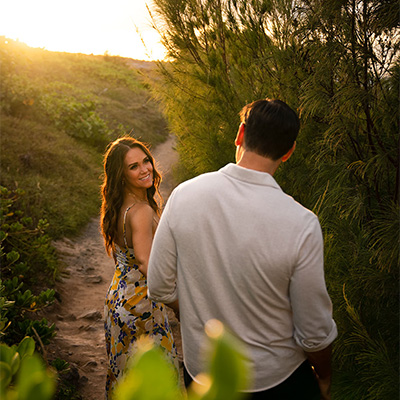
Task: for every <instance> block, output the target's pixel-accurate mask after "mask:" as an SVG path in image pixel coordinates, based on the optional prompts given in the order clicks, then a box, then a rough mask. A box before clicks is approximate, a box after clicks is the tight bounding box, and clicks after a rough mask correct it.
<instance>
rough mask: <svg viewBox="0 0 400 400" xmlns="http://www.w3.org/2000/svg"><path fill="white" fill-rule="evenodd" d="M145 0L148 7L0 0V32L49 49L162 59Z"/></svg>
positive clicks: (99, 1) (77, 0) (82, 0)
mask: <svg viewBox="0 0 400 400" xmlns="http://www.w3.org/2000/svg"><path fill="white" fill-rule="evenodd" d="M146 3H147V4H149V6H150V7H151V0H63V1H60V0H0V4H1V8H0V9H1V13H0V36H6V37H8V38H10V39H14V40H17V39H19V40H20V41H21V42H23V43H26V44H27V45H28V46H31V47H42V48H45V49H47V50H51V51H65V52H68V53H84V54H92V53H93V54H96V55H99V54H100V55H101V54H104V53H105V52H106V51H107V52H108V53H109V54H110V55H119V56H122V57H129V58H134V59H138V60H156V59H163V58H164V55H165V51H164V48H163V46H162V45H161V44H160V43H159V36H158V34H157V32H156V31H155V30H154V29H153V28H151V26H150V17H149V14H148V11H147V9H146ZM137 30H138V31H139V33H140V34H139V33H138V32H137ZM140 37H142V38H143V40H144V42H145V44H146V47H147V49H146V48H145V46H144V45H143V43H142V41H141V38H140Z"/></svg>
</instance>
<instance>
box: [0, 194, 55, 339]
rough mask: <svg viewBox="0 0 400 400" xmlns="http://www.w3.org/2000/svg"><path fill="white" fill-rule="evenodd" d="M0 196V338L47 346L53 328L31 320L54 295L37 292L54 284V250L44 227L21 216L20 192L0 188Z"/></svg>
mask: <svg viewBox="0 0 400 400" xmlns="http://www.w3.org/2000/svg"><path fill="white" fill-rule="evenodd" d="M0 194H1V197H0V227H1V228H0V258H1V266H0V271H1V277H2V279H1V280H0V337H1V338H2V340H3V341H4V342H5V343H8V344H13V343H15V342H17V341H19V340H22V339H23V337H24V336H27V335H29V336H34V337H36V338H37V339H38V340H40V341H41V342H42V343H43V344H47V343H48V341H49V339H50V338H51V337H53V336H54V334H55V326H54V324H53V325H49V324H48V322H47V320H46V319H42V320H40V321H38V320H35V315H36V314H35V313H36V312H37V311H38V310H41V309H43V308H44V307H46V306H48V305H49V304H51V303H52V302H53V301H54V295H55V292H54V290H53V289H46V290H42V289H41V287H42V286H43V285H44V284H52V283H53V282H54V279H55V275H56V271H57V258H56V254H55V250H54V248H53V247H52V246H51V244H50V238H49V237H48V236H47V235H46V234H45V229H46V228H47V223H46V221H43V220H40V221H39V223H38V224H37V225H36V226H34V225H33V222H32V218H29V217H25V216H24V212H23V211H22V210H21V209H20V208H19V200H20V198H21V197H22V196H23V195H24V192H23V191H22V190H20V189H17V190H15V191H10V190H8V189H7V188H5V187H0ZM38 287H40V289H35V291H37V292H38V293H37V294H35V293H33V292H32V290H34V288H38Z"/></svg>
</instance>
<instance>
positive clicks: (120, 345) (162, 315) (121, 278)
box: [104, 206, 178, 399]
mask: <svg viewBox="0 0 400 400" xmlns="http://www.w3.org/2000/svg"><path fill="white" fill-rule="evenodd" d="M131 207H132V206H130V207H128V208H127V210H126V211H125V214H124V241H125V249H121V248H119V247H118V246H116V251H115V257H116V266H115V273H114V277H113V279H112V281H111V285H110V287H109V289H108V293H107V297H106V302H105V307H104V316H105V323H104V326H105V336H106V349H107V355H108V370H107V381H106V399H110V398H111V395H112V390H113V389H114V386H115V384H116V382H117V381H118V380H119V379H120V378H121V376H123V373H124V369H125V367H126V366H127V361H128V359H129V357H130V356H131V355H132V354H134V352H135V348H136V344H137V339H138V338H139V337H141V336H143V335H147V336H150V337H151V338H152V339H153V340H154V343H155V344H156V345H159V346H161V348H162V349H163V350H164V352H165V353H166V356H167V357H168V359H169V360H170V361H171V362H172V363H173V365H174V366H175V368H176V370H177V371H178V356H177V350H176V346H175V342H174V339H173V336H172V332H171V329H170V326H169V323H168V317H167V312H166V308H165V306H164V304H162V303H155V302H154V301H152V300H150V299H149V298H148V297H147V282H146V278H145V276H144V275H143V274H142V273H141V272H140V271H139V269H138V265H137V264H135V255H134V252H133V249H130V248H128V245H127V242H126V236H125V232H126V230H125V221H126V214H127V212H128V211H129V209H130V208H131Z"/></svg>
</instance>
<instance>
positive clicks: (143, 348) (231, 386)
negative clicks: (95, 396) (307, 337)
mask: <svg viewBox="0 0 400 400" xmlns="http://www.w3.org/2000/svg"><path fill="white" fill-rule="evenodd" d="M206 333H207V335H208V337H209V340H210V346H209V352H208V360H209V370H208V372H206V373H203V374H201V376H200V375H199V376H198V377H197V379H198V380H199V381H200V382H202V384H201V385H200V384H198V383H196V382H193V383H192V385H191V387H190V389H189V392H188V395H187V396H186V395H185V394H184V392H183V391H182V389H181V388H180V387H179V383H178V382H179V377H178V376H177V373H176V371H175V370H174V368H173V367H172V366H171V364H170V363H169V362H168V361H167V360H166V358H165V355H164V353H163V352H162V350H161V349H160V348H158V347H155V346H154V345H153V342H152V341H151V339H150V338H149V337H146V338H143V339H142V340H141V341H140V343H139V345H138V351H137V352H136V353H135V355H134V356H133V358H132V361H131V365H130V367H129V369H128V371H127V373H126V376H125V378H124V379H123V380H122V381H121V382H120V383H119V384H118V386H117V388H116V391H115V395H114V398H115V399H117V400H129V399H142V400H152V399H154V400H156V399H160V398H162V399H164V400H168V399H171V400H183V399H184V398H187V399H188V400H218V399H231V400H239V399H241V398H245V394H244V393H243V392H242V393H241V392H239V391H238V390H240V389H243V388H244V387H245V386H246V382H248V377H249V376H248V371H247V370H246V368H245V364H244V358H243V354H242V351H241V347H240V346H239V345H238V342H237V341H236V340H235V339H234V338H233V336H231V335H230V334H229V332H227V331H226V330H225V328H224V327H223V325H222V324H221V322H219V321H217V320H212V321H209V323H208V324H207V326H206ZM34 349H35V342H34V340H33V339H32V338H30V337H25V338H24V339H23V340H22V341H21V343H20V344H19V345H18V346H17V345H14V346H12V347H9V346H7V345H5V344H0V359H1V361H0V394H1V396H2V397H1V398H4V399H5V400H13V399H18V400H25V399H29V400H35V399H38V400H39V399H40V400H50V399H52V398H53V395H54V393H55V386H56V385H55V384H56V376H55V373H54V372H52V371H51V370H50V369H46V368H45V366H44V365H43V363H42V361H41V360H40V358H39V357H38V356H37V355H36V354H35V353H34ZM52 367H53V368H55V369H56V371H57V373H58V377H59V379H60V375H62V374H63V373H65V372H67V371H68V368H69V365H68V363H66V362H65V361H63V360H60V359H56V360H55V361H54V362H53V363H52ZM62 389H63V390H64V391H63V392H62V393H61V394H60V387H59V388H58V393H57V398H59V399H61V398H68V399H72V398H74V397H71V396H73V395H74V394H73V393H72V392H66V391H65V390H66V389H65V387H64V388H62ZM60 395H61V397H60ZM68 395H70V397H65V396H68ZM62 396H64V397H62Z"/></svg>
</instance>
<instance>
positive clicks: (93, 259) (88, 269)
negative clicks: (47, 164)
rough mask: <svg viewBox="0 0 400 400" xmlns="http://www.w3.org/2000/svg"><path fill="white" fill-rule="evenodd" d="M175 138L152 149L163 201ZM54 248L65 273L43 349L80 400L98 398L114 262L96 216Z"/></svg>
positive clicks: (176, 325)
mask: <svg viewBox="0 0 400 400" xmlns="http://www.w3.org/2000/svg"><path fill="white" fill-rule="evenodd" d="M174 139H175V138H174V137H169V138H168V140H167V141H166V142H164V143H162V144H161V145H159V146H157V147H156V148H155V149H154V150H153V151H152V153H153V155H154V158H155V160H156V162H157V166H158V168H159V169H160V171H161V172H162V176H163V181H162V183H161V194H162V195H163V198H164V201H165V200H166V199H167V198H168V196H169V194H170V193H171V191H172V189H173V188H174V186H175V184H174V181H173V178H172V173H171V172H172V167H173V165H174V164H175V163H176V162H177V159H178V156H177V153H176V151H175V150H174V144H175V140H174ZM54 245H55V247H56V249H57V252H58V254H59V256H60V258H61V260H62V261H63V263H64V264H65V273H64V274H63V278H62V279H61V281H60V282H58V284H57V287H56V289H57V292H58V293H59V295H60V299H61V302H57V303H56V304H54V305H53V306H52V307H51V309H49V310H48V311H47V313H46V318H47V319H48V320H49V321H51V322H54V323H55V324H56V326H57V336H56V337H55V338H54V340H53V341H52V343H51V344H50V345H49V346H48V349H47V351H48V356H49V358H50V359H54V358H56V357H59V358H61V359H64V360H66V361H68V362H69V363H70V365H71V367H72V374H71V379H72V380H74V381H76V380H78V382H79V386H78V387H79V391H80V393H81V395H82V398H83V399H84V400H100V399H103V398H104V388H105V377H106V368H107V367H106V365H107V362H106V351H105V341H104V326H103V307H104V300H105V296H106V292H107V289H108V286H109V284H110V282H111V279H112V276H113V273H114V263H113V260H112V259H111V258H109V257H108V256H107V255H106V253H105V250H104V245H103V239H102V237H101V234H100V231H99V219H98V218H95V219H93V220H92V221H91V222H90V223H89V224H88V226H87V227H86V229H85V230H84V232H83V233H82V234H81V235H80V236H79V237H77V238H75V239H73V240H70V239H63V240H59V241H56V242H54ZM169 316H170V322H171V326H172V329H173V333H174V336H175V340H176V342H177V346H178V351H179V352H180V354H182V353H181V343H180V334H179V323H178V321H177V320H176V318H175V317H174V315H173V313H172V311H171V312H169ZM78 374H79V376H78Z"/></svg>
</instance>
